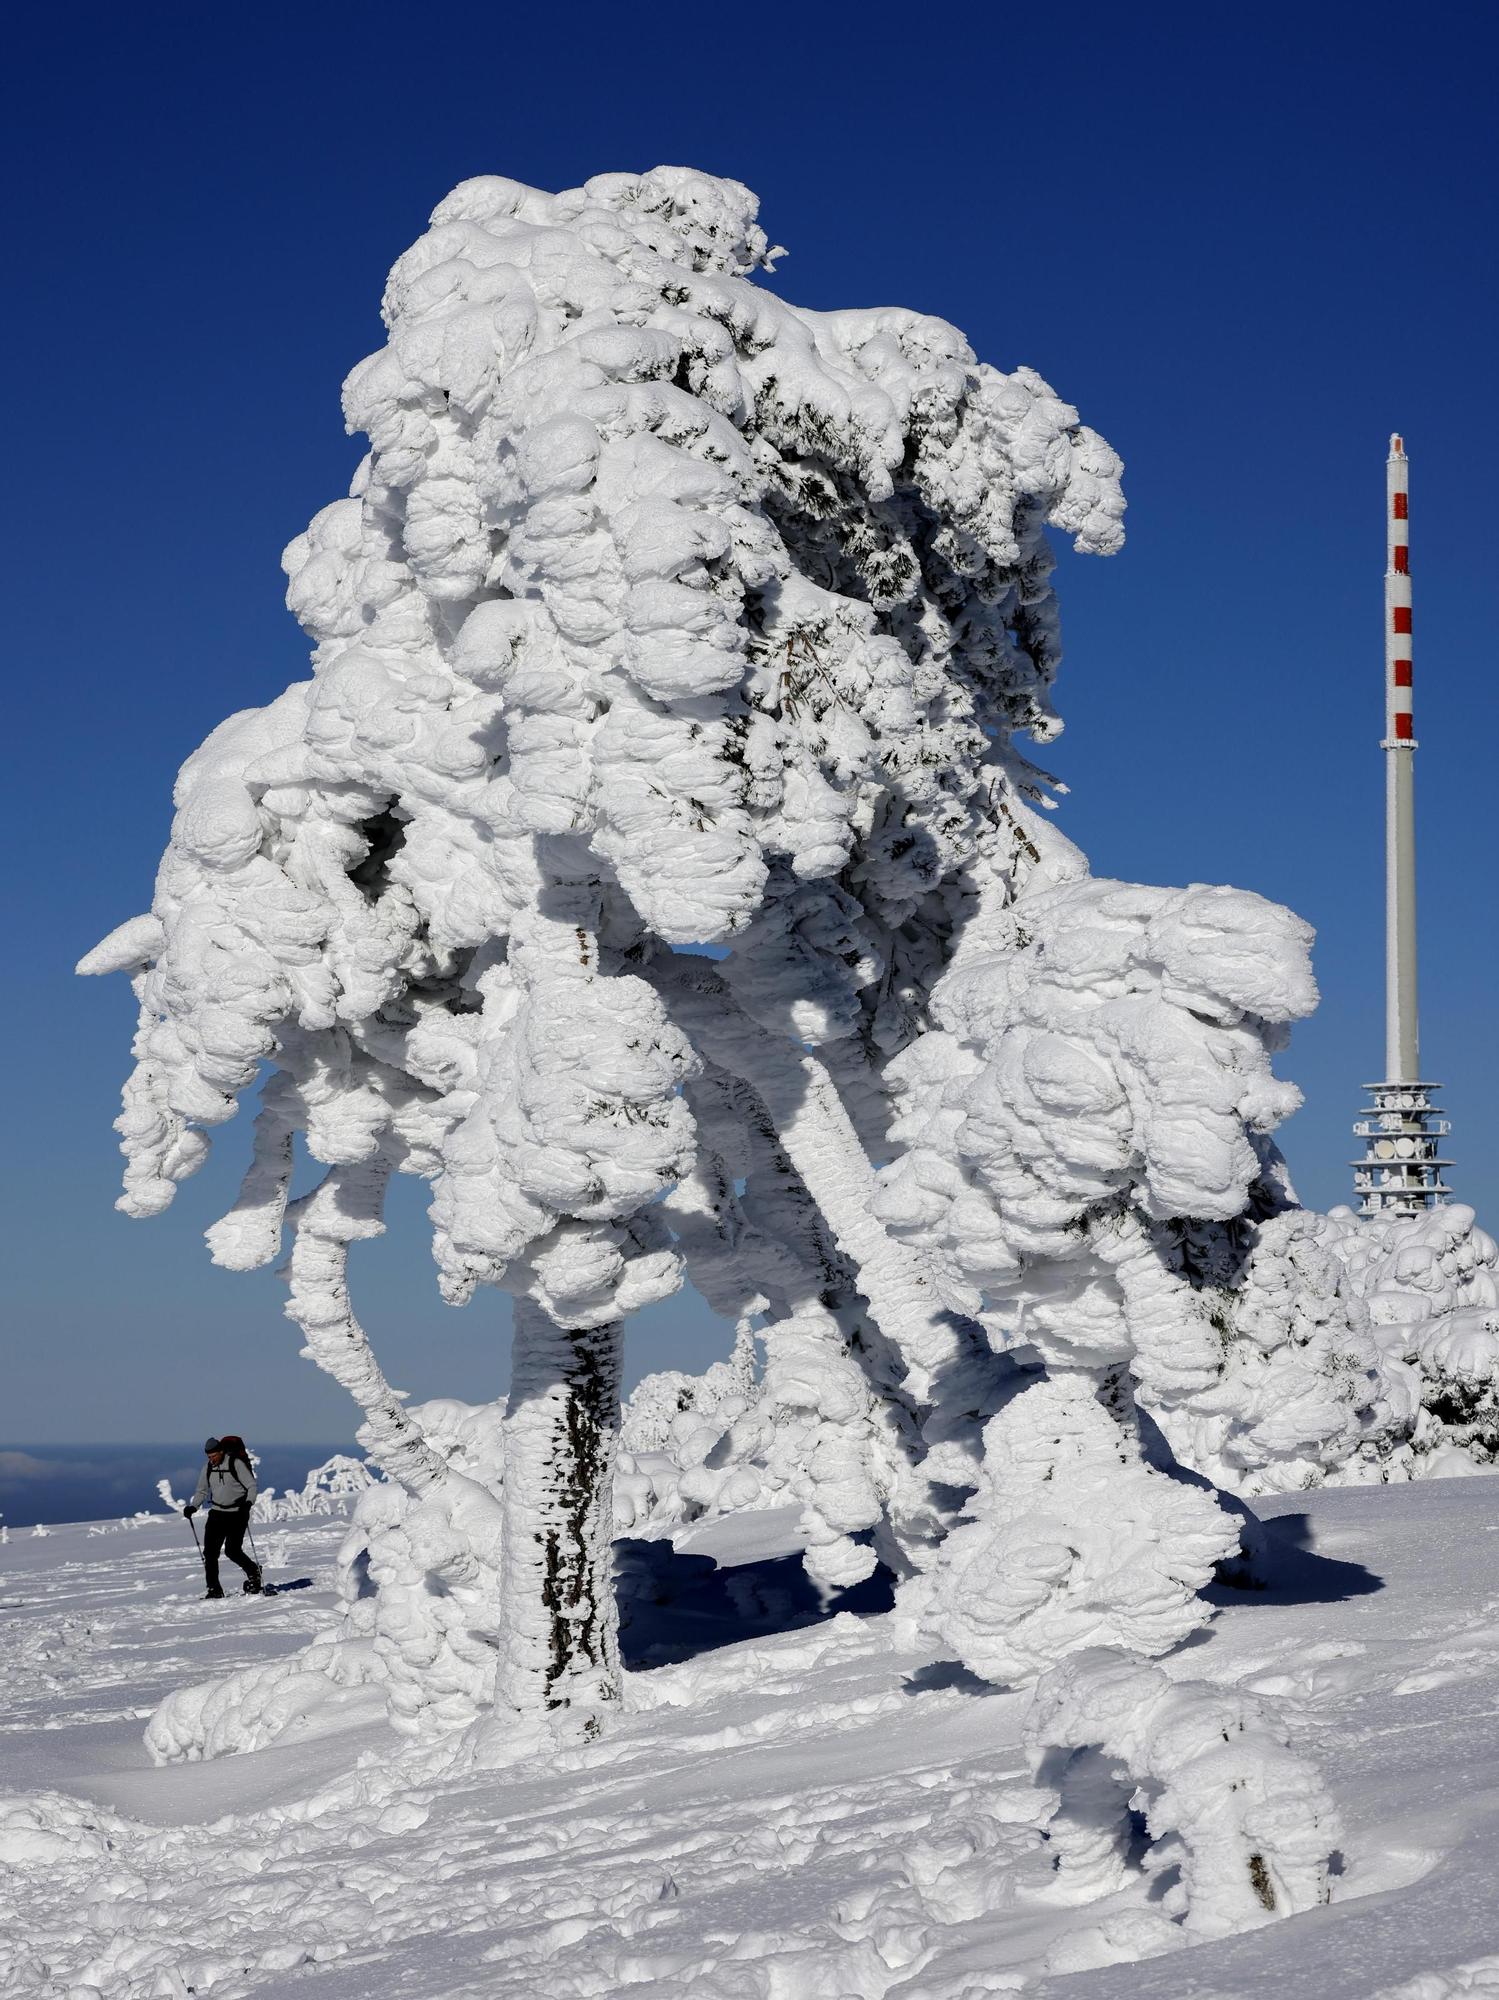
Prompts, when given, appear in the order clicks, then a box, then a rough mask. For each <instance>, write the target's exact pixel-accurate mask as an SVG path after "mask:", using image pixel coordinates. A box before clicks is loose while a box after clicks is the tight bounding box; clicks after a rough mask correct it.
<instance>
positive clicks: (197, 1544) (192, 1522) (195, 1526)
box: [186, 1514, 203, 1563]
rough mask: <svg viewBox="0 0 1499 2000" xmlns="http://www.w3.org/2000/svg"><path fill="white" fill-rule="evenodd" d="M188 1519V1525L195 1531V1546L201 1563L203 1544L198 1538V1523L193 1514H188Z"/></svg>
mask: <svg viewBox="0 0 1499 2000" xmlns="http://www.w3.org/2000/svg"><path fill="white" fill-rule="evenodd" d="M186 1520H187V1525H188V1526H189V1527H190V1528H191V1529H192V1531H193V1546H194V1547H195V1548H196V1549H197V1551H198V1561H199V1562H200V1563H201V1562H202V1560H203V1544H202V1543H201V1542H200V1541H199V1540H198V1524H197V1522H196V1521H195V1520H194V1519H193V1517H192V1515H191V1514H189V1515H187V1516H186Z"/></svg>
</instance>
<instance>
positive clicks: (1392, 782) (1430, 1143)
mask: <svg viewBox="0 0 1499 2000" xmlns="http://www.w3.org/2000/svg"><path fill="white" fill-rule="evenodd" d="M1409 470H1410V468H1409V461H1408V460H1407V458H1406V456H1405V444H1404V441H1403V440H1402V439H1401V438H1400V437H1398V436H1396V437H1392V438H1391V439H1390V456H1389V459H1388V460H1387V462H1386V467H1385V495H1386V498H1385V548H1386V560H1385V575H1384V657H1385V734H1384V741H1383V743H1382V744H1381V745H1380V748H1381V749H1382V750H1383V751H1384V755H1385V1081H1384V1082H1383V1083H1366V1084H1364V1085H1363V1088H1364V1089H1365V1090H1366V1091H1368V1092H1369V1094H1370V1095H1371V1097H1372V1098H1373V1100H1374V1102H1373V1104H1372V1105H1369V1106H1366V1107H1365V1115H1364V1116H1363V1117H1362V1118H1360V1119H1359V1120H1358V1122H1357V1124H1356V1125H1355V1126H1354V1128H1353V1129H1354V1132H1355V1134H1356V1135H1357V1136H1358V1137H1359V1138H1360V1139H1362V1140H1363V1141H1364V1157H1363V1158H1362V1159H1361V1160H1355V1161H1354V1163H1353V1170H1354V1171H1353V1185H1354V1189H1355V1191H1356V1193H1357V1196H1358V1207H1359V1213H1360V1214H1361V1215H1376V1216H1398V1215H1419V1214H1420V1213H1421V1212H1422V1211H1423V1210H1425V1209H1428V1208H1436V1207H1439V1206H1440V1205H1441V1204H1442V1203H1443V1202H1445V1201H1446V1200H1447V1198H1448V1195H1449V1193H1450V1190H1449V1189H1448V1187H1447V1186H1446V1184H1445V1182H1444V1181H1443V1179H1442V1169H1443V1168H1444V1167H1447V1166H1450V1165H1451V1161H1449V1160H1443V1159H1439V1158H1438V1153H1439V1152H1440V1150H1441V1141H1442V1139H1444V1138H1445V1137H1446V1135H1447V1133H1448V1132H1449V1131H1450V1130H1451V1129H1452V1128H1451V1126H1450V1125H1449V1124H1448V1122H1447V1120H1446V1119H1445V1118H1443V1117H1442V1116H1441V1115H1440V1111H1439V1107H1438V1106H1436V1105H1434V1104H1433V1103H1432V1101H1431V1097H1432V1092H1433V1091H1436V1090H1439V1089H1440V1088H1441V1085H1440V1084H1435V1083H1428V1082H1423V1081H1422V1080H1421V1038H1420V1033H1419V1031H1418V1028H1417V1024H1416V816H1415V770H1414V765H1415V756H1416V735H1415V723H1414V701H1413V684H1412V677H1411V667H1412V653H1411V574H1410V486H1409Z"/></svg>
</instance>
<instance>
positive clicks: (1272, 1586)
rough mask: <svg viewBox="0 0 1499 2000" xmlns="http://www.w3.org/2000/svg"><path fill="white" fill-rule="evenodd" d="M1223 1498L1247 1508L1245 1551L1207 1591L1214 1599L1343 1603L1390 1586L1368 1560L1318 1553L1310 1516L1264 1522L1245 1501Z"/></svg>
mask: <svg viewBox="0 0 1499 2000" xmlns="http://www.w3.org/2000/svg"><path fill="white" fill-rule="evenodd" d="M1219 1497H1220V1499H1221V1500H1222V1502H1223V1503H1224V1504H1225V1505H1231V1506H1233V1511H1234V1512H1235V1513H1236V1514H1238V1513H1241V1510H1242V1520H1243V1526H1244V1550H1245V1555H1244V1557H1243V1558H1241V1559H1240V1560H1239V1561H1238V1562H1237V1563H1235V1564H1233V1565H1232V1566H1231V1567H1230V1568H1229V1569H1227V1570H1226V1571H1225V1573H1224V1574H1223V1575H1222V1576H1221V1577H1220V1580H1219V1581H1218V1582H1217V1583H1213V1584H1210V1585H1209V1586H1208V1588H1207V1589H1206V1590H1204V1591H1203V1593H1202V1594H1203V1596H1204V1597H1205V1598H1206V1599H1207V1600H1208V1602H1209V1603H1210V1604H1255V1603H1259V1604H1338V1603H1340V1602H1342V1600H1343V1599H1345V1598H1349V1597H1368V1596H1369V1595H1370V1594H1371V1593H1372V1592H1374V1591H1376V1590H1383V1589H1384V1578H1383V1577H1382V1576H1376V1575H1375V1574H1374V1572H1373V1570H1371V1569H1365V1568H1364V1565H1363V1564H1362V1563H1356V1562H1344V1561H1343V1560H1342V1559H1341V1558H1340V1557H1337V1556H1321V1555H1318V1553H1317V1551H1316V1550H1315V1549H1314V1548H1313V1547H1312V1524H1311V1517H1310V1515H1307V1514H1272V1515H1271V1516H1270V1518H1269V1519H1268V1520H1263V1521H1262V1520H1261V1519H1260V1517H1259V1516H1258V1515H1257V1514H1254V1513H1251V1512H1250V1510H1249V1509H1248V1508H1247V1507H1245V1506H1244V1505H1243V1503H1242V1501H1241V1502H1239V1503H1237V1504H1236V1505H1235V1504H1234V1503H1233V1502H1231V1501H1230V1500H1229V1498H1228V1496H1227V1495H1220V1496H1219Z"/></svg>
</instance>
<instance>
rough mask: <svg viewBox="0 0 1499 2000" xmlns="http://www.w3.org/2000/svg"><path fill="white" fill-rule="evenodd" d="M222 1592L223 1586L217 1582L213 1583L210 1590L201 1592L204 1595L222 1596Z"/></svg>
mask: <svg viewBox="0 0 1499 2000" xmlns="http://www.w3.org/2000/svg"><path fill="white" fill-rule="evenodd" d="M223 1594H224V1587H223V1585H222V1584H218V1583H216V1584H214V1586H213V1588H212V1589H211V1590H205V1591H204V1593H203V1595H204V1596H205V1597H222V1596H223Z"/></svg>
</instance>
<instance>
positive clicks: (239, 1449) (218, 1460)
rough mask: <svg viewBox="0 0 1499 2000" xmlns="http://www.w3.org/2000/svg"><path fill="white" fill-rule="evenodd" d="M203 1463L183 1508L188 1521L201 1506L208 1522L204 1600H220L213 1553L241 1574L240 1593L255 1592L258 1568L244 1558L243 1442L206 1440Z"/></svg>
mask: <svg viewBox="0 0 1499 2000" xmlns="http://www.w3.org/2000/svg"><path fill="white" fill-rule="evenodd" d="M203 1450H204V1452H205V1453H206V1455H207V1457H206V1463H205V1464H204V1467H203V1470H202V1471H201V1472H200V1473H199V1474H198V1484H197V1489H196V1491H195V1492H194V1494H193V1497H192V1499H191V1500H189V1501H188V1503H187V1505H186V1506H185V1507H184V1508H183V1510H182V1511H183V1513H184V1514H185V1515H186V1516H187V1518H188V1520H189V1521H190V1520H191V1519H192V1518H193V1516H194V1514H196V1513H197V1511H198V1509H199V1508H200V1507H201V1506H202V1505H203V1503H204V1501H205V1500H206V1501H207V1502H208V1519H207V1521H206V1522H205V1523H204V1526H203V1569H204V1573H205V1575H206V1576H207V1578H208V1589H207V1591H206V1592H205V1593H204V1595H205V1596H207V1597H222V1596H223V1594H224V1589H223V1585H222V1584H221V1583H220V1582H219V1551H220V1550H222V1551H223V1553H224V1554H225V1555H226V1556H228V1558H229V1560H230V1562H232V1563H238V1564H239V1566H240V1568H241V1569H242V1570H243V1571H244V1573H245V1581H244V1584H243V1586H242V1587H243V1588H244V1589H245V1590H246V1591H249V1592H252V1593H253V1592H256V1591H258V1590H259V1589H260V1583H261V1574H260V1564H259V1563H258V1562H254V1561H252V1560H251V1558H250V1557H249V1556H247V1555H246V1554H245V1530H246V1528H248V1527H249V1525H250V1509H251V1508H252V1507H253V1506H254V1504H255V1474H254V1472H253V1471H252V1470H251V1467H250V1454H249V1452H248V1451H246V1449H245V1441H244V1439H243V1438H237V1437H225V1438H209V1439H208V1441H207V1443H206V1444H205V1445H204V1446H203Z"/></svg>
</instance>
